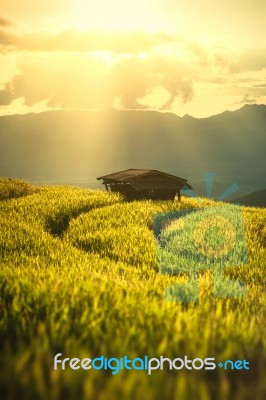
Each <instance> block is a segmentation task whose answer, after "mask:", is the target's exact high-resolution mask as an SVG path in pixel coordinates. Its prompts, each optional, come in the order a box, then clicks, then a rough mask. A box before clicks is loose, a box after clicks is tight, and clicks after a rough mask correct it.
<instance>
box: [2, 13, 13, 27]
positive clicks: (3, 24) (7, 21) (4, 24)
mask: <svg viewBox="0 0 266 400" xmlns="http://www.w3.org/2000/svg"><path fill="white" fill-rule="evenodd" d="M11 25H13V24H12V22H11V21H9V20H8V19H6V18H4V17H2V16H1V15H0V26H3V27H7V26H11Z"/></svg>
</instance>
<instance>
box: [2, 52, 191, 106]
mask: <svg viewBox="0 0 266 400" xmlns="http://www.w3.org/2000/svg"><path fill="white" fill-rule="evenodd" d="M156 59H157V61H158V63H157V65H156V66H155V65H154V58H153V57H149V56H147V57H145V58H144V59H141V58H140V59H139V58H128V59H124V58H123V57H122V58H120V59H116V60H115V61H113V62H109V63H108V62H105V61H104V60H102V59H99V58H95V57H93V56H92V55H89V54H83V53H77V54H68V53H53V55H52V56H51V55H49V54H45V53H41V54H39V53H38V54H34V53H33V54H32V55H29V54H27V55H25V56H24V57H22V59H21V61H20V62H19V64H18V69H19V71H20V73H19V74H17V75H15V76H14V77H13V79H12V80H11V81H9V82H7V83H6V84H5V87H4V89H3V90H2V91H0V101H1V105H9V104H11V103H12V101H14V100H16V99H18V98H22V99H23V100H24V103H25V105H27V106H29V107H30V106H32V105H34V104H36V103H38V102H46V104H47V106H49V107H62V108H102V107H108V106H112V105H113V104H114V101H115V100H117V99H119V100H120V103H121V105H122V107H123V108H126V109H141V108H149V107H152V104H145V102H144V101H143V99H144V98H145V96H146V95H148V94H151V93H153V92H154V91H156V89H157V88H158V87H161V88H163V89H165V90H166V91H167V92H168V93H169V100H168V101H167V103H166V104H164V105H163V107H162V109H167V108H170V107H171V105H172V103H173V101H174V100H175V99H176V98H177V97H179V98H180V100H181V101H182V102H183V103H186V102H189V101H191V100H192V98H193V81H192V80H191V79H189V74H188V73H187V72H186V71H185V68H184V66H183V65H182V64H180V66H179V67H178V65H177V63H176V62H175V60H172V61H171V62H170V61H166V60H163V59H161V60H160V62H159V57H157V58H156Z"/></svg>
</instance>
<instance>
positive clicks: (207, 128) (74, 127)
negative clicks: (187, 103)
mask: <svg viewBox="0 0 266 400" xmlns="http://www.w3.org/2000/svg"><path fill="white" fill-rule="evenodd" d="M265 149H266V106H265V105H245V106H244V107H242V108H241V109H239V110H237V111H233V112H229V111H225V112H224V113H222V114H218V115H215V116H212V117H208V118H201V119H197V118H194V117H191V116H188V115H186V116H184V117H179V116H177V115H175V114H172V113H162V112H156V111H137V110H135V111H134V110H128V111H126V110H115V109H106V110H102V111H95V112H93V111H70V110H67V111H63V110H62V111H47V112H43V113H39V114H33V113H32V114H24V115H9V116H2V117H0V176H8V177H11V178H12V177H17V178H24V179H26V180H29V181H31V182H33V183H43V184H44V183H62V184H75V185H81V186H87V187H93V188H97V187H100V184H99V183H98V182H97V181H96V177H98V176H101V175H105V174H108V173H112V172H116V171H120V170H123V169H127V168H150V169H158V170H162V171H164V172H168V173H171V174H174V175H178V176H181V177H184V178H186V179H188V180H189V182H190V184H191V185H192V186H193V188H194V190H195V191H196V192H197V193H198V194H204V193H203V192H204V189H203V186H204V185H203V183H204V173H206V172H213V173H214V174H215V182H214V189H215V190H214V192H213V196H216V195H219V194H221V192H222V191H223V190H225V189H226V188H227V187H228V185H230V184H231V183H232V182H236V183H237V184H238V186H239V195H244V194H246V193H249V192H252V191H255V190H258V189H264V188H265V187H266V178H265V167H266V161H265Z"/></svg>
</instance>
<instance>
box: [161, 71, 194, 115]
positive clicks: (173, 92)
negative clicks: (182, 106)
mask: <svg viewBox="0 0 266 400" xmlns="http://www.w3.org/2000/svg"><path fill="white" fill-rule="evenodd" d="M164 88H165V89H166V90H168V92H169V93H170V97H169V99H168V100H167V101H166V103H165V104H163V105H162V107H161V108H160V110H169V109H170V108H171V106H172V104H173V102H174V101H175V99H176V98H177V97H178V96H180V97H181V100H182V102H183V103H187V102H189V101H192V99H193V94H194V88H193V82H192V81H191V80H189V79H180V78H176V79H174V80H173V79H169V77H166V78H165V85H164Z"/></svg>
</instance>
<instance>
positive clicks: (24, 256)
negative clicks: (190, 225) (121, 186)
mask: <svg viewBox="0 0 266 400" xmlns="http://www.w3.org/2000/svg"><path fill="white" fill-rule="evenodd" d="M0 200H1V201H0V257H1V258H0V264H1V265H0V266H1V268H0V290H1V292H0V293H1V294H0V296H1V303H0V339H1V340H0V346H1V372H0V374H1V375H0V381H1V389H2V393H3V397H1V398H2V399H6V400H9V399H10V400H11V399H43V400H46V399H51V400H57V399H110V400H112V399H120V398H121V399H134V400H135V399H136V400H138V399H141V400H142V399H145V400H151V399H156V400H157V399H158V400H161V399H173V398H174V399H185V400H186V399H189V400H190V399H192V400H194V399H195V400H197V399H202V400H208V399H212V398H216V399H217V400H219V399H220V400H223V399H234V400H245V399H251V398H254V399H256V400H257V399H263V398H264V394H265V389H266V388H265V361H266V359H265V345H266V343H265V340H266V335H265V323H266V317H265V306H266V297H265V260H266V228H265V218H266V210H265V208H254V207H242V212H243V221H244V226H245V238H246V243H247V251H248V262H247V263H246V264H245V265H241V266H232V267H231V266H230V265H226V268H225V271H224V275H225V278H228V279H231V280H236V281H241V282H243V284H244V285H245V286H246V287H247V289H248V292H247V295H246V296H243V297H241V298H219V297H216V296H214V295H213V271H211V270H202V271H199V296H198V301H197V302H186V303H184V302H183V303H182V302H177V301H165V299H164V292H165V289H166V288H167V287H171V286H173V285H177V284H185V283H186V282H187V276H186V274H185V273H182V272H180V273H176V274H167V273H166V274H163V273H160V271H159V266H158V262H157V259H156V238H155V235H154V230H153V218H154V216H155V215H157V214H158V213H171V212H178V211H184V212H185V211H186V210H190V209H199V210H200V209H202V208H205V209H208V208H209V207H213V208H215V207H216V206H221V205H223V204H225V203H222V202H215V201H214V200H210V199H205V198H188V197H186V196H182V198H181V199H180V201H178V200H177V199H175V200H173V201H172V200H164V201H163V200H139V201H131V202H126V201H125V200H124V198H123V197H122V195H120V194H119V193H114V192H112V193H111V192H104V191H100V190H90V189H83V188H78V187H72V186H37V185H36V186H33V185H31V184H28V183H27V182H24V181H19V180H8V179H1V180H0ZM184 218H186V216H185V217H184ZM170 233H171V231H167V232H166V234H165V237H166V238H167V237H169V235H170ZM182 240H183V239H182ZM184 240H185V239H184ZM175 245H176V246H177V244H175ZM58 353H62V355H63V356H62V357H70V358H74V357H78V358H80V359H81V358H84V357H90V358H93V357H99V356H102V355H103V356H106V357H109V358H110V357H117V358H119V357H124V356H125V355H126V356H127V357H128V358H134V357H145V356H149V357H160V356H164V357H167V358H170V359H174V358H176V357H181V358H182V357H184V355H187V357H188V358H189V359H193V358H199V357H200V358H202V359H205V358H206V357H215V358H216V359H217V361H221V362H223V361H224V360H228V359H231V360H247V361H248V362H249V365H250V369H249V370H247V369H243V370H237V369H234V370H232V368H230V367H228V368H227V369H226V370H225V369H222V368H216V369H214V370H212V371H206V370H205V369H201V370H193V371H188V370H185V369H182V370H180V371H179V370H175V369H173V370H171V371H169V370H167V369H166V368H165V369H162V370H160V369H158V370H156V371H154V372H153V373H152V374H151V375H148V374H147V373H146V371H138V370H127V369H123V370H120V371H119V372H118V373H116V374H112V373H111V371H110V370H104V369H102V370H99V371H94V370H89V371H85V370H77V371H75V370H71V369H69V368H66V369H65V370H62V369H57V370H56V369H54V368H53V359H54V356H55V355H56V354H58ZM214 395H215V397H214Z"/></svg>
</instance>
